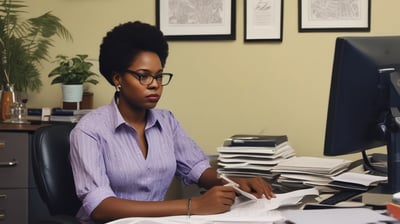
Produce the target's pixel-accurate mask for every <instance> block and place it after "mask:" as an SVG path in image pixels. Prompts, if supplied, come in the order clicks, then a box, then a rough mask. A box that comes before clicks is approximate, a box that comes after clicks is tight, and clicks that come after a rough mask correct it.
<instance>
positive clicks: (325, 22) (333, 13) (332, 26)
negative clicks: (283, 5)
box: [298, 0, 371, 32]
mask: <svg viewBox="0 0 400 224" xmlns="http://www.w3.org/2000/svg"><path fill="white" fill-rule="evenodd" d="M298 5H299V6H298V9H299V32H318V31H325V32H329V31H331V32H336V31H345V32H346V31H350V32H352V31H353V32H362V31H364V32H369V31H370V24H371V0H341V1H337V0H324V1H321V0H298Z"/></svg>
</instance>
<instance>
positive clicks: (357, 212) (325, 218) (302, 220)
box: [282, 208, 396, 224]
mask: <svg viewBox="0 0 400 224" xmlns="http://www.w3.org/2000/svg"><path fill="white" fill-rule="evenodd" d="M282 215H283V216H284V217H285V218H287V219H288V220H290V221H292V222H294V223H296V224H321V223H323V224H366V223H385V222H390V221H391V222H393V221H395V220H396V219H394V218H393V217H390V216H386V215H382V214H380V213H379V212H377V211H374V210H372V209H369V208H334V209H315V210H287V211H282Z"/></svg>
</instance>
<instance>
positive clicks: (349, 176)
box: [331, 172, 387, 186]
mask: <svg viewBox="0 0 400 224" xmlns="http://www.w3.org/2000/svg"><path fill="white" fill-rule="evenodd" d="M331 178H332V179H333V180H335V181H341V182H346V183H353V184H361V185H364V186H370V185H371V184H375V183H378V182H382V181H387V177H383V176H376V175H370V174H364V173H353V172H346V173H342V174H340V175H338V176H334V177H331Z"/></svg>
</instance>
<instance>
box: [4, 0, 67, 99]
mask: <svg viewBox="0 0 400 224" xmlns="http://www.w3.org/2000/svg"><path fill="white" fill-rule="evenodd" d="M26 7H27V6H26V5H25V4H24V1H23V0H0V82H1V85H2V86H3V87H5V86H7V85H11V86H13V88H14V90H15V91H23V92H26V91H27V90H30V91H39V90H40V88H41V86H42V82H41V80H40V72H39V68H38V66H39V65H40V62H41V61H42V60H48V51H49V48H50V47H51V46H52V42H53V37H55V36H58V37H60V38H63V39H66V40H72V36H71V34H70V33H69V31H68V30H67V29H66V28H65V27H64V26H63V25H62V24H61V21H60V19H59V18H58V17H56V16H54V15H53V14H52V13H51V12H47V13H44V14H43V15H41V16H38V17H34V18H30V19H26V20H22V19H21V17H22V16H21V14H22V13H25V11H23V9H24V8H26Z"/></svg>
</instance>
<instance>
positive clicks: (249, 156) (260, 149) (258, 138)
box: [217, 134, 295, 180]
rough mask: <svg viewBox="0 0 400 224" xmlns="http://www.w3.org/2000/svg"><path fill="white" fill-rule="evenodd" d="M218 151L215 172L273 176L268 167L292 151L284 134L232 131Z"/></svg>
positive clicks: (289, 155)
mask: <svg viewBox="0 0 400 224" xmlns="http://www.w3.org/2000/svg"><path fill="white" fill-rule="evenodd" d="M217 151H218V153H219V154H218V172H219V173H223V174H226V175H232V176H243V177H252V176H261V177H263V178H265V179H267V180H271V179H274V178H275V177H276V175H275V174H273V173H271V172H270V171H271V169H272V168H273V167H274V166H276V165H277V164H278V163H279V162H280V161H282V160H285V159H287V158H290V157H292V156H294V155H295V152H294V150H293V148H292V147H291V146H290V144H289V142H288V138H287V136H286V135H247V134H245V135H243V134H240V135H233V136H231V137H230V138H228V139H226V140H225V141H224V144H223V146H221V147H218V148H217Z"/></svg>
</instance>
